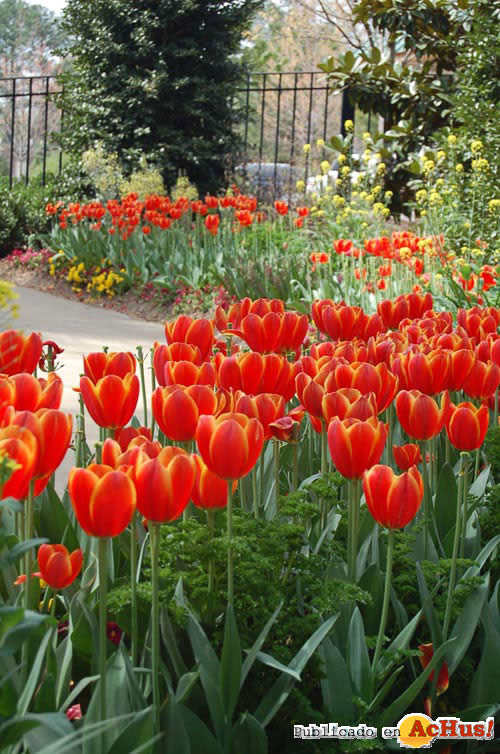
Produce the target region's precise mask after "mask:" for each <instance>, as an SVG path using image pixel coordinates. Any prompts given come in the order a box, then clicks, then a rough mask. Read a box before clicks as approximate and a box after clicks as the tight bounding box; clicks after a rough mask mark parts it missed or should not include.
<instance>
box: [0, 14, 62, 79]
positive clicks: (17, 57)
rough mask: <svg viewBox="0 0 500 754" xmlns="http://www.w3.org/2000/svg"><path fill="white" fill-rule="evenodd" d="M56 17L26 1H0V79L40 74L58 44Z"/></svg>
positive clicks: (60, 38) (60, 40)
mask: <svg viewBox="0 0 500 754" xmlns="http://www.w3.org/2000/svg"><path fill="white" fill-rule="evenodd" d="M62 40H63V38H62V34H61V29H60V26H59V23H58V20H57V17H56V15H55V14H54V13H53V12H52V11H51V10H49V9H48V8H44V7H43V6H42V5H30V4H29V3H28V2H26V0H0V75H1V76H30V75H37V74H40V73H43V72H44V69H45V66H46V65H47V64H48V63H50V62H51V61H52V59H53V57H52V55H51V52H50V51H51V50H52V49H53V48H54V47H56V46H57V45H60V44H61V43H62Z"/></svg>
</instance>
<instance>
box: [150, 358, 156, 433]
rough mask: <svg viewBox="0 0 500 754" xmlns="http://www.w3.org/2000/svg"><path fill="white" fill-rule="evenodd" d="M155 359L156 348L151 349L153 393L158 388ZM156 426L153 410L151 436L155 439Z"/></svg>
mask: <svg viewBox="0 0 500 754" xmlns="http://www.w3.org/2000/svg"><path fill="white" fill-rule="evenodd" d="M153 359H154V349H152V350H151V366H150V369H151V394H153V393H154V391H155V390H156V375H155V370H154V367H153ZM155 428H156V419H155V417H154V414H153V412H152V411H151V438H152V439H153V440H154V439H155Z"/></svg>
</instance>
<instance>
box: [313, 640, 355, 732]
mask: <svg viewBox="0 0 500 754" xmlns="http://www.w3.org/2000/svg"><path fill="white" fill-rule="evenodd" d="M319 655H320V657H321V659H322V660H323V663H324V671H325V678H322V679H321V691H322V694H323V704H324V706H325V710H326V712H327V717H328V719H329V720H336V721H338V722H339V724H341V725H350V724H351V723H354V718H355V708H354V705H353V703H352V699H353V693H352V686H351V679H350V677H349V673H348V670H347V664H346V661H345V660H344V658H343V657H342V655H341V653H340V651H339V650H338V648H337V647H336V646H335V644H334V643H333V642H332V641H331V639H330V638H329V637H326V639H325V640H324V641H323V644H322V645H321V647H320V648H319Z"/></svg>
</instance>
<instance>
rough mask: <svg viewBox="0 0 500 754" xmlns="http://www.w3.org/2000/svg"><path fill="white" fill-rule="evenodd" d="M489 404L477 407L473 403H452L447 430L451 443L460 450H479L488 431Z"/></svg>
mask: <svg viewBox="0 0 500 754" xmlns="http://www.w3.org/2000/svg"><path fill="white" fill-rule="evenodd" d="M489 418H490V416H489V411H488V406H486V405H484V404H483V405H482V406H481V407H480V408H476V407H475V406H474V405H473V404H472V403H459V404H458V405H457V406H455V405H454V404H453V403H450V408H449V413H448V419H447V421H446V432H447V434H448V437H449V440H450V442H451V444H452V445H453V446H454V447H455V448H457V449H458V450H464V451H466V450H477V449H478V448H480V447H481V445H482V444H483V442H484V438H485V437H486V432H487V431H488V423H489Z"/></svg>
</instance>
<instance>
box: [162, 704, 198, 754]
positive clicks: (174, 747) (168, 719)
mask: <svg viewBox="0 0 500 754" xmlns="http://www.w3.org/2000/svg"><path fill="white" fill-rule="evenodd" d="M181 710H182V705H181V704H177V702H176V701H175V700H174V699H173V697H170V698H169V700H168V703H167V705H166V707H165V709H164V711H163V712H162V721H163V723H164V724H163V725H162V728H164V729H165V740H164V744H163V749H162V754H196V752H197V751H198V749H192V748H191V744H190V742H189V733H188V728H187V725H186V723H185V722H184V718H183V714H182V712H181Z"/></svg>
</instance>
